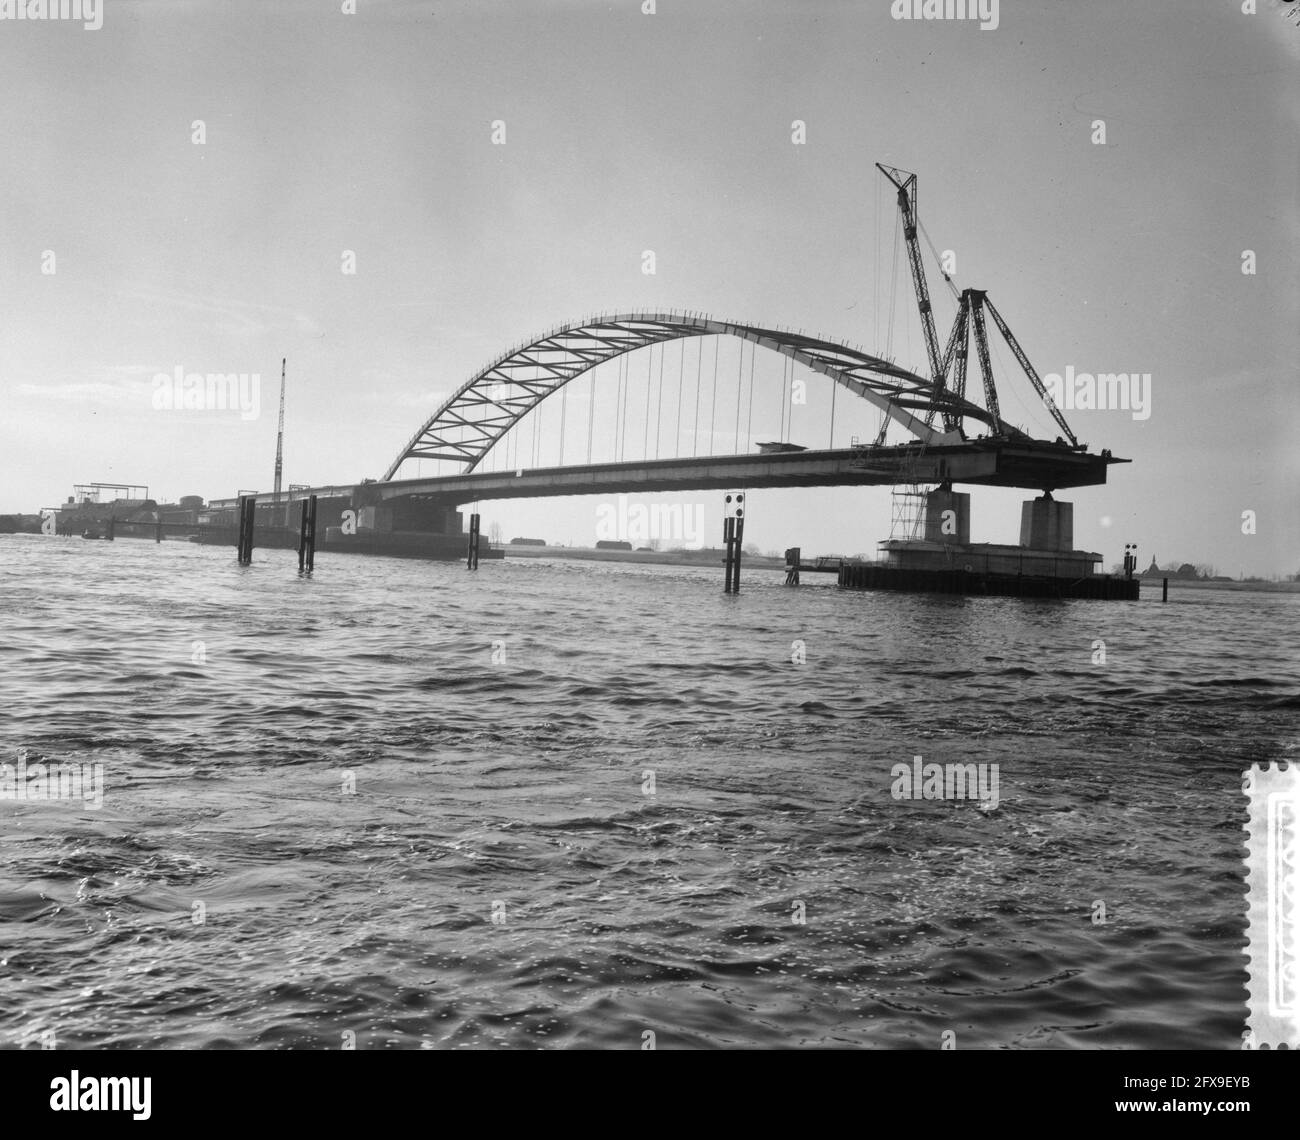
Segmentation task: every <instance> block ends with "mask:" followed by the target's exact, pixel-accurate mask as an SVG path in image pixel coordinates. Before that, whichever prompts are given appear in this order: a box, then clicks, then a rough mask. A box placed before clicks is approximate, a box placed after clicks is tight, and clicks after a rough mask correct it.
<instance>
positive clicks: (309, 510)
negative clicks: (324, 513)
mask: <svg viewBox="0 0 1300 1140" xmlns="http://www.w3.org/2000/svg"><path fill="white" fill-rule="evenodd" d="M315 568H316V496H315V495H309V496H308V497H307V498H305V499H303V501H302V517H301V519H300V520H299V523H298V573H299V574H301V573H303V572H304V571H306V572H308V573H310V572H311V571H312V570H314V569H315Z"/></svg>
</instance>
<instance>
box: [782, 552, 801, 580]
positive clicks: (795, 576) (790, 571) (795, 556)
mask: <svg viewBox="0 0 1300 1140" xmlns="http://www.w3.org/2000/svg"><path fill="white" fill-rule="evenodd" d="M801 561H803V550H802V548H800V547H798V546H791V547H789V548H788V549H787V550H786V552H785V584H786V585H787V586H797V585H799V563H800V562H801Z"/></svg>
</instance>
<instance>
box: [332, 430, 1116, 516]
mask: <svg viewBox="0 0 1300 1140" xmlns="http://www.w3.org/2000/svg"><path fill="white" fill-rule="evenodd" d="M1126 462H1128V461H1127V460H1124V459H1115V458H1113V457H1111V456H1110V455H1108V454H1106V453H1104V452H1103V453H1102V454H1101V455H1089V454H1086V453H1081V452H1079V451H1077V450H1075V449H1073V448H1070V447H1067V446H1065V445H1062V444H1055V443H1042V442H1039V441H1037V440H1005V439H1004V440H991V439H990V440H972V441H970V442H968V443H962V444H957V445H950V446H943V445H940V446H938V447H925V446H923V445H921V444H910V445H903V446H898V447H858V448H836V449H834V450H824V451H797V452H780V453H776V454H765V455H723V456H717V455H715V456H711V457H708V458H699V459H659V460H653V461H651V462H632V463H596V464H584V465H577V466H566V467H539V468H528V469H521V470H520V471H518V472H514V471H488V472H466V473H463V474H460V475H435V476H429V477H426V478H422V479H399V480H390V481H386V482H376V483H366V484H363V485H362V486H360V487H358V488H357V495H356V502H357V504H358V505H361V504H367V505H369V504H377V503H380V502H383V501H385V500H393V499H399V498H405V497H408V496H415V497H419V498H426V497H427V498H431V499H435V500H437V501H439V502H441V503H443V504H445V505H452V504H456V505H463V504H466V503H473V502H486V501H489V500H494V499H528V498H541V497H544V496H553V495H597V494H600V495H610V494H619V493H626V494H636V493H645V492H661V493H662V492H670V491H705V490H724V489H725V490H733V489H736V488H741V487H743V488H753V487H840V486H848V487H852V486H882V485H888V484H895V483H945V482H954V483H970V484H980V485H984V486H993V487H1026V488H1035V489H1044V490H1057V489H1059V488H1064V487H1082V486H1090V485H1095V484H1099V483H1105V482H1106V470H1107V468H1108V467H1109V465H1110V464H1112V463H1126Z"/></svg>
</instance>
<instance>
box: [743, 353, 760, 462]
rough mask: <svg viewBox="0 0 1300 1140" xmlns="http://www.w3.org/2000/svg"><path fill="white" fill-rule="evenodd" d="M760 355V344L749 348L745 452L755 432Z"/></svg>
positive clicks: (747, 450) (747, 451)
mask: <svg viewBox="0 0 1300 1140" xmlns="http://www.w3.org/2000/svg"><path fill="white" fill-rule="evenodd" d="M757 356H758V345H754V347H753V348H751V349H750V350H749V422H748V423H747V424H746V425H745V453H746V454H748V453H749V447H750V439H751V438H752V436H753V433H754V359H755V358H756V357H757Z"/></svg>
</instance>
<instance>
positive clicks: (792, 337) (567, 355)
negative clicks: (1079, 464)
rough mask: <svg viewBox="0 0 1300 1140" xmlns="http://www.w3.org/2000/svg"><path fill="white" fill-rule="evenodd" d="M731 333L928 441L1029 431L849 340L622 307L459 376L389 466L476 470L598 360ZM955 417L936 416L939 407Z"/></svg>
mask: <svg viewBox="0 0 1300 1140" xmlns="http://www.w3.org/2000/svg"><path fill="white" fill-rule="evenodd" d="M718 335H727V336H734V337H739V338H740V339H741V340H747V341H750V342H751V343H752V344H754V345H761V346H762V347H764V348H767V349H771V350H772V351H773V352H777V353H780V354H781V355H782V356H786V357H788V358H790V359H791V360H794V361H796V362H798V363H800V364H803V365H806V366H807V367H808V368H810V369H812V370H813V371H814V372H819V373H821V374H823V375H825V376H827V377H829V378H830V379H831V380H832V381H834V382H835V383H836V384H838V385H840V387H842V388H845V389H847V390H848V391H849V392H851V393H853V394H854V395H855V396H859V397H861V398H862V399H863V400H866V401H868V402H869V403H871V404H874V405H875V406H876V407H878V408H879V409H880V410H881V411H882V412H884V413H885V415H886V416H887V417H889V418H890V419H891V420H893V421H895V422H897V423H899V424H901V425H902V426H903V427H905V428H907V429H908V430H909V431H910V432H912V433H913V434H914V435H915V436H916V438H918V439H919V440H921V441H922V442H923V443H925V444H927V445H936V446H950V445H954V444H960V443H962V442H964V441H965V438H966V437H965V434H964V431H963V428H962V423H963V421H964V420H967V419H969V420H974V421H976V422H977V423H980V424H983V425H985V426H986V427H987V428H988V429H990V434H993V435H997V436H1000V437H1003V438H1008V439H1019V440H1028V439H1029V438H1030V437H1029V436H1027V435H1026V434H1025V433H1024V432H1022V431H1020V430H1019V429H1017V428H1014V427H1012V426H1011V425H1010V424H1008V423H1006V422H1005V421H1003V420H1002V419H1001V418H1000V416H998V415H997V414H996V413H992V412H989V411H988V410H986V409H984V408H981V407H979V406H978V405H976V404H973V403H971V402H970V401H969V400H967V399H966V398H965V396H964V395H962V394H959V393H958V392H955V391H953V390H952V389H950V388H948V387H947V386H946V385H945V384H944V379H943V377H942V376H940V377H939V379H938V381H937V382H936V381H935V380H927V379H926V378H924V377H922V376H918V375H917V374H916V373H914V372H911V371H909V370H907V369H905V368H901V367H899V366H898V365H897V364H894V363H892V362H891V361H888V360H884V359H882V358H881V357H878V356H872V355H871V354H870V353H866V352H863V351H862V350H860V349H857V348H853V347H851V346H849V345H846V344H841V343H837V342H834V341H830V340H822V339H820V338H818V337H812V336H806V335H804V334H803V333H797V332H791V331H789V330H781V329H767V328H760V327H756V326H754V325H744V324H736V323H733V322H730V321H721V320H715V319H714V318H712V317H709V316H707V315H705V314H702V313H689V312H683V313H676V312H667V313H621V314H613V315H608V316H599V317H594V318H591V319H590V320H586V321H583V322H581V323H578V324H574V325H565V326H560V327H557V328H554V329H551V330H550V331H549V332H547V333H546V334H544V335H543V336H541V337H539V338H537V339H536V340H534V341H531V342H530V343H528V344H523V345H519V346H516V347H515V348H512V349H510V350H509V351H508V352H506V353H505V354H504V355H503V356H501V357H498V358H497V359H496V360H494V361H493V362H492V363H491V364H489V365H488V366H487V367H486V368H485V369H483V371H481V372H479V373H478V374H477V375H475V376H473V377H472V378H471V379H469V380H468V381H466V382H465V383H464V384H462V385H461V386H460V388H458V389H457V390H456V391H455V392H454V393H453V394H452V395H451V397H449V398H448V399H447V400H446V401H445V402H444V403H443V404H442V406H441V407H439V408H438V410H437V411H436V412H434V413H433V415H432V416H430V417H429V419H428V420H426V421H425V423H424V424H423V425H422V426H421V428H420V430H419V431H417V432H416V433H415V435H413V436H412V437H411V439H410V441H409V442H408V443H407V444H406V446H405V447H404V448H402V450H401V452H400V453H399V454H398V456H397V458H396V459H394V460H393V462H392V464H391V465H390V466H389V468H388V470H387V471H386V472H385V473H384V476H383V480H382V481H383V482H388V481H390V480H392V478H393V476H394V475H395V474H396V473H397V471H398V470H399V469H400V468H401V466H402V464H403V463H405V462H406V461H407V460H408V459H448V460H453V461H455V462H459V463H463V464H464V465H465V466H464V467H463V468H462V470H461V474H468V473H469V472H472V471H473V470H474V469H475V468H476V467H477V466H478V465H479V464H480V463H481V462H482V461H483V459H484V457H485V456H486V455H487V453H488V452H489V451H491V450H492V448H493V447H495V446H496V445H497V444H498V443H499V442H500V441H501V438H502V437H503V436H504V435H505V434H506V433H507V432H508V431H509V430H510V429H511V428H512V427H514V426H515V424H517V423H518V422H519V421H520V420H521V419H523V417H524V416H526V415H527V414H528V413H529V412H531V411H532V410H533V409H534V408H536V407H537V405H538V404H540V403H541V402H542V401H543V400H545V399H546V398H547V397H548V396H552V395H554V394H555V393H556V392H558V391H559V390H560V389H561V388H563V387H564V386H565V385H566V384H568V383H569V382H570V381H572V380H575V379H576V378H577V377H579V376H582V375H584V374H585V373H587V372H589V371H590V370H591V369H593V368H595V367H597V366H598V365H601V364H604V363H605V362H607V361H609V360H613V359H615V358H616V357H618V356H621V355H623V354H624V353H629V352H634V351H636V350H637V349H639V348H645V347H648V346H650V345H654V344H659V343H662V342H666V341H671V340H681V339H683V338H686V337H700V336H718ZM936 416H938V417H939V418H940V422H941V423H943V424H945V425H951V426H949V427H947V428H945V430H940V429H937V428H935V427H933V426H931V424H932V421H933V420H934V419H935V417H936Z"/></svg>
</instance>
